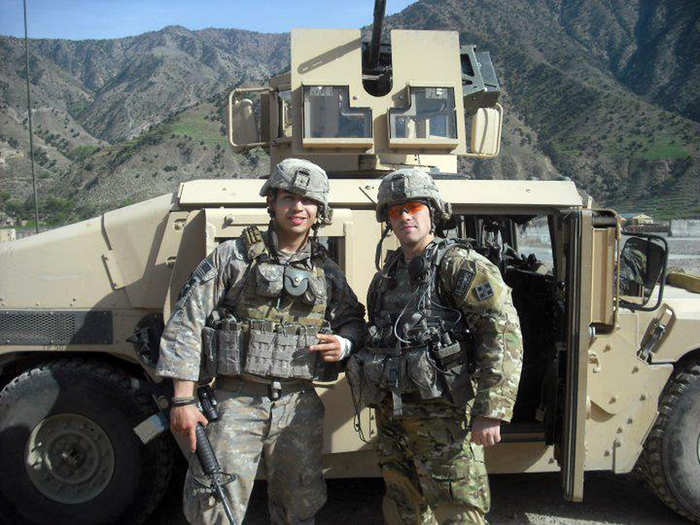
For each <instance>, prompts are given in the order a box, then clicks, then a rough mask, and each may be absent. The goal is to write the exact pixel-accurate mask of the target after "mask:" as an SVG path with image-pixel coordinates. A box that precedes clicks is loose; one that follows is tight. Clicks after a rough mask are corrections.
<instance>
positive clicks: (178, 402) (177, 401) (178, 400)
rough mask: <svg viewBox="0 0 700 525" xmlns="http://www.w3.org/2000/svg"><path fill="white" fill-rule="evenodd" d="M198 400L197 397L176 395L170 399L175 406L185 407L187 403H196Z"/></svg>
mask: <svg viewBox="0 0 700 525" xmlns="http://www.w3.org/2000/svg"><path fill="white" fill-rule="evenodd" d="M198 402H199V401H198V400H197V398H196V397H174V398H172V399H171V400H170V405H171V406H173V407H185V406H187V405H196V404H197V403H198Z"/></svg>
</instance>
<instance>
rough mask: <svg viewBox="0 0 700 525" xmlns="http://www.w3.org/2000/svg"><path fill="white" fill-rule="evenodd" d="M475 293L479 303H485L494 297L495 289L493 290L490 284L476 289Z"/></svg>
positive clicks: (481, 285)
mask: <svg viewBox="0 0 700 525" xmlns="http://www.w3.org/2000/svg"><path fill="white" fill-rule="evenodd" d="M474 293H475V294H476V298H477V299H478V300H479V301H485V300H486V299H489V298H491V297H493V288H491V285H490V284H489V283H484V284H480V285H479V286H477V287H476V288H474Z"/></svg>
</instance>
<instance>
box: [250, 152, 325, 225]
mask: <svg viewBox="0 0 700 525" xmlns="http://www.w3.org/2000/svg"><path fill="white" fill-rule="evenodd" d="M272 190H285V191H288V192H290V193H296V194H297V195H302V196H304V197H307V198H309V199H311V200H314V201H316V203H317V204H318V218H317V224H318V225H320V224H330V223H331V219H332V216H333V212H332V210H331V208H330V206H329V205H328V191H329V190H328V176H327V175H326V172H325V171H324V170H323V168H320V167H319V166H317V165H316V164H314V163H313V162H309V161H308V160H302V159H284V160H283V161H282V162H280V163H278V164H277V166H275V170H274V171H273V173H272V175H270V178H269V179H267V180H266V181H265V184H263V187H262V188H261V189H260V196H261V197H267V196H268V195H269V194H270V193H271V191H272Z"/></svg>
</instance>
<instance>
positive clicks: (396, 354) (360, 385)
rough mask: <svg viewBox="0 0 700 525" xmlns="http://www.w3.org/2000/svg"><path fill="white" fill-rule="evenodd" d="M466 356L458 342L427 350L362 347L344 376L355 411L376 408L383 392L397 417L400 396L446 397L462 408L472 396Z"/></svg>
mask: <svg viewBox="0 0 700 525" xmlns="http://www.w3.org/2000/svg"><path fill="white" fill-rule="evenodd" d="M466 361H467V360H466V353H465V352H464V350H463V348H462V346H461V345H460V343H454V344H451V345H448V346H443V347H439V348H435V349H431V348H430V347H428V346H419V347H413V348H405V349H389V348H376V347H366V348H363V349H362V350H360V351H359V352H357V353H356V354H355V355H353V356H352V358H351V359H350V361H349V362H348V366H347V371H346V376H347V377H348V381H349V383H350V388H351V390H352V393H353V397H354V399H355V402H356V403H357V405H358V407H359V408H362V407H364V406H370V407H373V408H376V407H377V405H378V404H379V402H381V400H382V399H383V398H384V396H385V395H386V394H387V393H391V395H392V398H393V402H394V415H401V404H402V401H401V396H402V395H403V394H411V397H412V398H417V399H421V400H428V399H437V398H446V399H448V400H449V401H450V402H451V403H452V404H454V405H455V406H463V405H464V404H466V402H467V401H468V400H469V399H471V398H472V397H474V391H473V388H472V385H471V380H470V375H469V370H468V366H467V362H466Z"/></svg>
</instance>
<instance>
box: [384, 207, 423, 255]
mask: <svg viewBox="0 0 700 525" xmlns="http://www.w3.org/2000/svg"><path fill="white" fill-rule="evenodd" d="M389 221H390V222H391V229H392V230H393V231H394V233H395V234H396V237H397V238H398V239H399V242H400V243H401V246H416V245H419V244H421V243H422V242H423V241H424V240H426V239H427V238H428V237H429V236H430V210H429V209H428V207H427V206H426V205H425V204H423V203H420V202H413V201H410V202H406V203H403V204H397V205H396V206H392V207H391V208H389Z"/></svg>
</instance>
